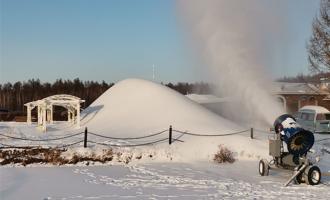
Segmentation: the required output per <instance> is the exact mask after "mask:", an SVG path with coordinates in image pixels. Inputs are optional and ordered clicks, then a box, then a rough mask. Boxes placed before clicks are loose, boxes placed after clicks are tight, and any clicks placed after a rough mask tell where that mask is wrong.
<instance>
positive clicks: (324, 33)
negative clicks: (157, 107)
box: [307, 0, 330, 72]
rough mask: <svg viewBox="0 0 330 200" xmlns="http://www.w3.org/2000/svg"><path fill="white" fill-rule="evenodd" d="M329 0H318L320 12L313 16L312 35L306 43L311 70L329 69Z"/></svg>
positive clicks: (326, 70) (321, 70)
mask: <svg viewBox="0 0 330 200" xmlns="http://www.w3.org/2000/svg"><path fill="white" fill-rule="evenodd" d="M329 15H330V0H321V1H320V12H319V14H318V15H317V16H316V17H315V18H314V21H313V25H312V31H313V33H312V36H311V38H310V40H309V42H308V44H307V50H308V60H309V64H310V70H311V71H312V72H328V71H330V16H329Z"/></svg>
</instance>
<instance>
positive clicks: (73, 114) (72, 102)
mask: <svg viewBox="0 0 330 200" xmlns="http://www.w3.org/2000/svg"><path fill="white" fill-rule="evenodd" d="M83 102H85V100H81V99H80V98H79V97H76V96H72V95H68V94H59V95H53V96H49V97H46V98H43V99H41V100H38V101H32V102H29V103H26V104H24V106H26V107H27V123H28V124H31V123H32V120H31V110H32V109H34V108H35V107H38V125H39V126H42V129H43V130H44V131H46V123H47V120H48V122H50V123H53V106H61V107H64V108H66V109H67V110H68V121H69V122H72V123H76V124H77V127H80V104H81V103H83Z"/></svg>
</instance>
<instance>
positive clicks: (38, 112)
mask: <svg viewBox="0 0 330 200" xmlns="http://www.w3.org/2000/svg"><path fill="white" fill-rule="evenodd" d="M37 115H38V116H37V118H38V126H39V125H40V124H41V111H40V106H39V105H38V111H37Z"/></svg>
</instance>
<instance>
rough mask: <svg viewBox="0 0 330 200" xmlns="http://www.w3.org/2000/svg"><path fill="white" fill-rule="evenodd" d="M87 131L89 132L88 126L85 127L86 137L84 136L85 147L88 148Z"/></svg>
mask: <svg viewBox="0 0 330 200" xmlns="http://www.w3.org/2000/svg"><path fill="white" fill-rule="evenodd" d="M87 133H88V130H87V127H86V128H85V137H84V148H87Z"/></svg>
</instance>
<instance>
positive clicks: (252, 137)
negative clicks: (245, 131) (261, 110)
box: [250, 128, 253, 139]
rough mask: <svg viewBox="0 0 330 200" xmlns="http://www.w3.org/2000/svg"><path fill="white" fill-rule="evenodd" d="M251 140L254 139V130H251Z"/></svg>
mask: <svg viewBox="0 0 330 200" xmlns="http://www.w3.org/2000/svg"><path fill="white" fill-rule="evenodd" d="M250 136H251V139H253V128H251V135H250Z"/></svg>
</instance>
